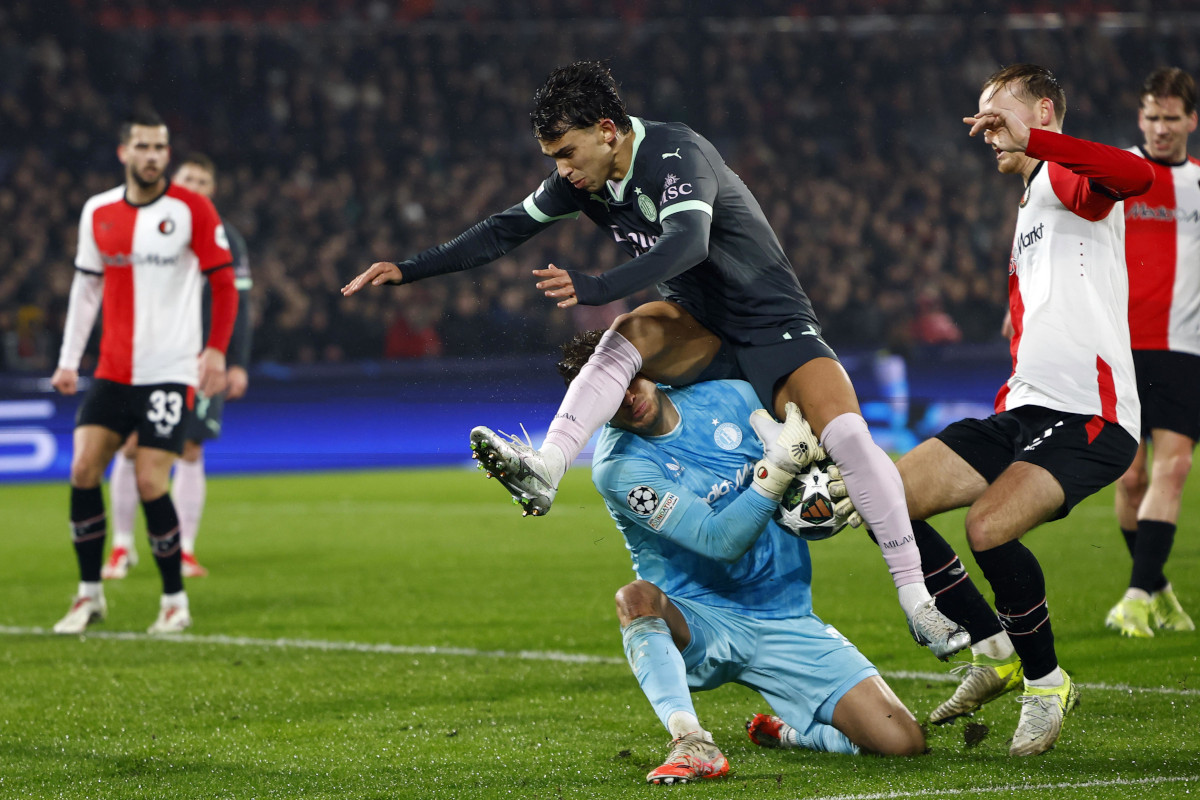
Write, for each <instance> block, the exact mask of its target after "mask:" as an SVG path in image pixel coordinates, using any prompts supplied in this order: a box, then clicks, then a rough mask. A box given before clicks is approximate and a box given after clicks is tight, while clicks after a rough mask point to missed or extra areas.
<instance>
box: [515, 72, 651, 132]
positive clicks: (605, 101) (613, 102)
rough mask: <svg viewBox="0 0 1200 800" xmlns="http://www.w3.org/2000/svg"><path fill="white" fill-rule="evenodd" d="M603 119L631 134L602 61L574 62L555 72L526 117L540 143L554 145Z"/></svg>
mask: <svg viewBox="0 0 1200 800" xmlns="http://www.w3.org/2000/svg"><path fill="white" fill-rule="evenodd" d="M602 119H611V120H612V121H613V123H614V124H615V125H616V126H617V130H619V131H620V132H621V133H629V131H631V130H633V123H631V122H630V121H629V114H628V113H627V112H626V111H625V101H624V100H622V99H621V95H620V94H618V93H617V82H616V81H614V80H613V76H612V72H610V71H609V68H608V65H607V64H605V63H604V62H603V61H576V62H575V63H574V64H570V65H568V66H565V67H559V68H557V69H555V70H554V71H553V72H551V73H550V76H549V77H548V78H546V82H545V83H543V84H542V88H540V89H538V90H537V91H536V92H534V95H533V111H531V112H530V114H529V120H530V122H532V123H533V135H534V136H535V137H536V138H537V140H538V141H540V142H554V141H557V140H559V139H561V138H562V137H563V135H564V134H566V132H567V131H569V130H572V129H575V128H590V127H591V126H593V125H595V124H596V123H597V122H599V121H600V120H602Z"/></svg>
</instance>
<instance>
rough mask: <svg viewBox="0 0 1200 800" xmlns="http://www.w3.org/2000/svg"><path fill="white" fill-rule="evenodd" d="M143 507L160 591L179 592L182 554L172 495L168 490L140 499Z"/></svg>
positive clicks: (180, 588)
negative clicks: (158, 577) (159, 579)
mask: <svg viewBox="0 0 1200 800" xmlns="http://www.w3.org/2000/svg"><path fill="white" fill-rule="evenodd" d="M142 510H143V511H145V512H146V531H147V533H149V534H150V550H151V552H153V553H154V563H156V564H157V565H158V572H159V574H160V575H161V576H162V585H163V594H175V593H176V592H181V591H183V573H182V572H180V566H181V564H182V562H183V557H182V553H181V551H180V547H179V517H178V516H176V514H175V504H174V503H173V502H171V495H170V494H169V493H167V494H164V495H163V496H162V497H159V498H158V499H156V500H143V501H142Z"/></svg>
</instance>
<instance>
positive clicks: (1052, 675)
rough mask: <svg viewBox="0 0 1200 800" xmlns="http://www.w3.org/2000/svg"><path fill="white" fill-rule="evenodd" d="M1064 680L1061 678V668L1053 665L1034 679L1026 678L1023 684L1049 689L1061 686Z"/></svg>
mask: <svg viewBox="0 0 1200 800" xmlns="http://www.w3.org/2000/svg"><path fill="white" fill-rule="evenodd" d="M1064 681H1065V679H1064V678H1063V674H1062V670H1061V669H1059V668H1058V667H1055V668H1054V669H1052V670H1050V671H1049V672H1048V673H1046V674H1045V675H1043V676H1042V677H1040V678H1035V679H1034V680H1030V679H1029V678H1026V679H1025V685H1026V686H1040V687H1041V688H1043V689H1051V688H1054V687H1056V686H1062V685H1063V683H1064Z"/></svg>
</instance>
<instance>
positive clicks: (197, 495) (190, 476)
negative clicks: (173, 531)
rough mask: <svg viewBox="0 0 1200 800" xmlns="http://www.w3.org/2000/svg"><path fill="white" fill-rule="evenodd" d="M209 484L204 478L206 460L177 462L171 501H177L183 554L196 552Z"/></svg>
mask: <svg viewBox="0 0 1200 800" xmlns="http://www.w3.org/2000/svg"><path fill="white" fill-rule="evenodd" d="M207 494H208V484H207V481H206V480H205V477H204V458H203V457H201V458H198V459H196V460H195V461H185V460H183V459H182V458H181V459H179V460H178V461H177V462H175V482H174V484H173V486H172V487H171V499H172V500H174V501H175V513H176V514H178V515H179V542H180V546H181V547H182V548H183V552H185V553H187V554H188V555H192V554H194V553H195V552H196V535H197V534H198V533H199V532H200V517H201V516H202V515H203V514H204V500H205V497H206V496H207Z"/></svg>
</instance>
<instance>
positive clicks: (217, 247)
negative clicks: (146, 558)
mask: <svg viewBox="0 0 1200 800" xmlns="http://www.w3.org/2000/svg"><path fill="white" fill-rule="evenodd" d="M170 155H171V149H170V142H169V134H168V131H167V126H166V125H165V124H164V123H163V122H162V119H161V118H159V117H158V115H157V114H153V113H142V114H140V115H138V116H135V117H134V118H133V119H132V120H130V121H129V122H127V123H125V124H124V125H123V126H122V128H121V132H120V137H119V146H118V148H117V156H118V158H119V159H120V161H121V163H122V164H123V165H124V166H125V183H124V184H123V185H121V186H118V187H116V188H114V189H110V190H108V191H106V192H102V193H101V194H98V195H95V196H93V197H92V198H90V199H89V200H88V201H87V203H85V204H84V207H83V213H82V215H81V217H80V222H79V251H78V254H77V255H76V257H75V269H76V271H75V279H74V283H73V284H72V286H71V296H70V301H69V304H68V308H67V319H66V326H65V327H66V329H65V331H64V332H63V345H62V352H61V354H60V356H59V362H58V369H57V370H55V372H54V376H53V377H52V378H51V383H52V384H53V386H54V388H55V389H57V390H58V391H59V392H62V393H63V394H65V395H73V394H75V393H76V391H77V390H78V381H79V361H80V358H81V357H82V355H83V350H84V347H85V345H86V344H87V340H88V336H89V335H90V333H91V330H92V327H93V325H94V324H95V320H96V316H97V314H98V313H99V311H100V309H101V306H102V305H103V309H104V325H103V333H102V336H101V339H100V361H99V364H98V365H97V367H96V374H95V377H94V379H93V381H92V385H91V387H90V388H89V389H88V392H87V394H86V396H85V397H84V398H83V402H82V403H81V404H80V407H79V411H78V415H77V417H76V427H75V442H74V444H75V450H74V454H73V456H72V459H71V516H70V519H71V533H72V540H73V542H74V546H75V554H76V558H77V560H78V563H79V574H80V583H79V590H78V592H77V593H76V596H75V598H74V599H73V600H72V601H71V608H70V610H69V611H68V612H67V615H66V616H65V617H63V618H62V619H61V620H60V621H59V622H58V623H57V624H56V625H55V626H54V631H55V632H56V633H82V632H83V631H84V630H86V629H87V627H88V625H90V624H91V623H93V622H96V621H98V620H100V619H103V618H104V616H105V613H106V611H107V607H106V603H105V600H104V590H103V587H102V585H101V582H100V568H101V563H102V562H103V560H104V539H105V535H106V529H107V520H106V515H105V510H104V497H103V495H102V494H101V490H100V482H101V479H102V478H103V476H104V470H105V468H106V467H107V466H108V463H109V461H111V460H112V457H113V455H114V454H115V453H116V452H117V450H118V449H119V448H120V447H121V444H122V443H123V442H124V441H125V440H126V439H127V438H128V437H129V435H130V434H131V433H134V432H136V433H137V435H138V448H137V452H136V454H135V473H136V480H137V489H138V496H139V497H140V498H141V502H142V509H143V510H144V512H145V515H146V529H147V532H148V533H149V535H150V543H151V550H152V552H153V554H154V560H155V563H156V564H157V565H158V569H159V573H160V575H161V577H162V592H163V593H162V598H161V601H160V603H159V614H158V618H157V619H156V620H155V622H154V624H152V625H151V626H150V629H149V632H150V633H173V632H178V631H181V630H184V629H185V628H187V627H188V626H189V625H191V621H192V617H191V612H190V609H189V607H188V598H187V593H186V592H185V591H184V588H183V576H182V573H181V570H180V561H181V558H180V556H181V552H180V541H179V539H180V535H179V520H178V517H177V515H176V511H175V505H174V503H173V502H172V501H171V496H170V494H169V493H168V491H167V490H168V485H169V481H170V475H171V465H172V464H173V463H174V461H175V459H176V457H177V456H178V455H179V454H180V452H182V450H183V442H184V434H185V426H186V423H187V418H188V416H190V415H191V414H192V407H193V402H194V395H195V392H196V390H197V389H199V390H200V391H202V392H203V393H204V394H206V395H208V396H210V397H212V396H215V395H217V394H219V393H220V392H221V391H223V390H224V388H225V349H226V347H227V345H228V344H229V337H230V335H231V334H232V332H233V323H234V318H235V317H236V316H237V303H238V296H237V289H236V287H235V286H234V278H233V270H230V269H226V267H228V266H229V265H230V263H231V262H232V256H231V254H230V252H229V247H228V245H227V244H226V240H225V231H224V229H223V228H222V226H221V220H220V218H219V217H218V216H217V212H216V209H214V208H213V205H212V202H211V201H210V200H209V199H208V198H206V197H202V196H201V195H198V194H196V193H195V192H192V191H190V190H188V189H184V188H182V187H180V186H178V185H174V184H171V183H170V182H168V180H167V177H166V170H167V164H168V162H169V161H170ZM202 277H207V279H208V283H209V285H210V286H211V287H212V297H213V301H212V317H213V320H212V330H211V332H210V334H209V338H208V340H207V344H206V345H205V346H202V342H203V339H202V338H201V319H200V295H201V292H202V287H203V281H202ZM197 354H199V356H198V357H197Z"/></svg>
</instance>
